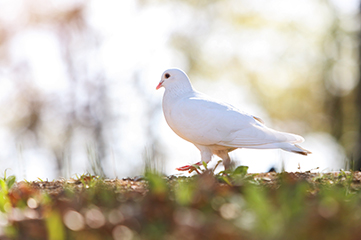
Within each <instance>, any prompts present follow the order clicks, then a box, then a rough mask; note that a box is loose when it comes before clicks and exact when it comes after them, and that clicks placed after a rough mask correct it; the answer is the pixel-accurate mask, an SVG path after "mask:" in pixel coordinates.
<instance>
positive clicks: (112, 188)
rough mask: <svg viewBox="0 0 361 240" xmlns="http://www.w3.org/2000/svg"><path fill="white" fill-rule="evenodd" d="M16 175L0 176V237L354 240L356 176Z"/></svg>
mask: <svg viewBox="0 0 361 240" xmlns="http://www.w3.org/2000/svg"><path fill="white" fill-rule="evenodd" d="M197 171H198V172H199V174H195V175H194V176H192V177H175V176H169V177H165V176H162V175H159V174H157V173H155V172H154V171H147V172H146V174H145V176H144V178H143V179H142V178H137V179H128V180H120V179H112V180H107V179H104V178H101V177H98V176H92V175H90V174H83V175H80V176H76V177H75V178H74V179H69V180H65V179H62V180H57V181H52V182H48V181H42V180H39V181H37V182H15V178H14V177H13V176H6V172H5V174H4V178H1V179H0V187H1V190H0V211H1V213H0V227H1V230H0V234H1V235H0V239H54V240H65V239H66V240H68V239H87V240H96V239H102V240H103V239H251V240H258V239H260V240H261V239H262V240H268V239H270V240H273V239H274V240H276V239H277V240H283V239H285V240H286V239H287V240H288V239H296V240H297V239H300V240H301V239H331V240H332V239H355V240H356V239H359V236H361V190H360V189H361V173H360V172H344V171H340V172H337V173H328V174H321V173H310V172H307V173H287V172H283V173H264V174H247V167H244V166H240V167H238V168H236V169H235V170H233V171H228V172H221V173H219V174H214V172H213V170H212V169H207V166H202V168H199V169H197Z"/></svg>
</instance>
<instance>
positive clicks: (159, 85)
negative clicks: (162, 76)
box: [155, 80, 164, 90]
mask: <svg viewBox="0 0 361 240" xmlns="http://www.w3.org/2000/svg"><path fill="white" fill-rule="evenodd" d="M163 82H164V81H163V80H161V81H160V82H159V84H158V86H157V87H156V88H155V89H156V90H158V89H159V88H161V87H163V85H162V84H163Z"/></svg>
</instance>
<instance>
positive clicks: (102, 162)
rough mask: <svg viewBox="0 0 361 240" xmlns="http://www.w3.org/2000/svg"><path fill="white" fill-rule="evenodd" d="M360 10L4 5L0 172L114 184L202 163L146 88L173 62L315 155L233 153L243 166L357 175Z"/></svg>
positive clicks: (344, 3)
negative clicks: (150, 171)
mask: <svg viewBox="0 0 361 240" xmlns="http://www.w3.org/2000/svg"><path fill="white" fill-rule="evenodd" d="M360 9H361V8H360V1H359V0H303V1H296V0H274V1H267V0H256V1H255V0H242V1H238V0H237V1H236V0H227V1H217V0H212V1H209V0H207V1H205V0H203V1H189V0H174V1H162V0H158V1H157V0H154V1H150V0H138V1H135V0H123V1H115V0H113V1H111V0H108V1H100V0H91V1H85V0H78V1H70V0H67V1H65V0H61V1H60V0H48V1H44V0H33V1H25V0H1V1H0V116H1V117H0V166H1V169H0V170H1V172H3V171H5V169H9V170H8V172H9V173H11V174H15V175H16V176H17V177H18V179H19V180H20V179H27V180H36V179H37V178H40V179H43V180H45V179H49V180H52V179H54V178H58V177H66V178H68V177H74V175H75V174H82V173H85V172H90V173H94V174H100V175H103V176H107V177H111V178H114V177H118V178H122V177H126V176H134V175H139V174H141V173H142V172H143V170H144V167H145V165H147V166H150V167H152V168H156V169H158V170H159V171H162V172H163V173H165V174H175V173H177V172H176V170H175V167H179V166H183V165H185V164H189V163H194V162H196V161H199V159H200V156H199V152H198V150H197V149H196V148H195V147H194V146H193V145H192V144H190V143H187V142H186V141H184V140H182V139H180V138H179V137H178V136H177V135H175V134H174V133H173V132H172V130H171V129H170V128H169V127H168V126H167V124H166V122H165V120H164V117H163V113H162V110H161V101H162V95H163V91H164V90H163V89H161V90H158V91H156V90H155V87H156V86H157V84H158V82H159V80H160V77H161V74H162V73H163V71H164V70H165V69H167V68H169V67H179V68H182V69H183V70H184V71H186V72H187V73H188V75H189V76H190V78H191V80H192V83H193V85H194V86H195V88H196V89H197V90H199V91H201V92H204V93H206V94H208V95H211V96H212V97H214V98H218V99H220V100H223V101H227V102H229V103H231V104H232V105H234V106H236V107H237V108H239V109H241V110H244V111H246V112H249V113H250V114H253V115H255V116H258V117H260V118H262V119H263V120H264V121H265V122H266V124H267V125H268V126H270V127H272V128H275V129H278V130H282V131H287V132H292V133H296V134H299V135H302V136H304V137H305V139H306V142H305V143H304V144H302V146H303V147H305V148H306V149H308V150H310V151H312V152H313V154H311V155H310V156H308V157H304V156H297V155H295V154H291V153H286V152H284V151H281V150H245V149H241V150H236V151H235V152H233V153H232V156H231V157H232V158H233V160H235V161H236V163H237V165H239V164H242V165H247V166H249V171H250V172H264V171H268V170H269V169H270V168H271V167H274V168H276V170H278V171H281V170H282V169H285V170H287V171H298V170H301V171H308V170H312V171H332V170H339V169H340V168H342V169H359V168H360V167H361V121H360V117H361V115H360V113H361V112H360V110H361V97H360V96H361V84H360V81H359V79H360V61H359V55H360V50H359V49H360V43H361V35H360V23H361V21H360ZM212 162H213V163H211V165H214V164H215V163H216V162H217V161H216V159H215V160H214V161H212Z"/></svg>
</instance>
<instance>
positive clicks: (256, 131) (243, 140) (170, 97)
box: [156, 68, 311, 171]
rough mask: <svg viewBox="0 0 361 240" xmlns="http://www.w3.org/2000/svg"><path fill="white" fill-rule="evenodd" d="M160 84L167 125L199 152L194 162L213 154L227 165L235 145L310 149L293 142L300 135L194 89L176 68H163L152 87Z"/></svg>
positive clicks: (298, 140)
mask: <svg viewBox="0 0 361 240" xmlns="http://www.w3.org/2000/svg"><path fill="white" fill-rule="evenodd" d="M161 87H164V88H165V91H164V95H163V104H162V105H163V113H164V116H165V119H166V121H167V123H168V125H169V126H170V128H171V129H172V130H173V131H174V132H175V133H176V134H177V135H178V136H180V137H181V138H183V139H185V140H187V141H189V142H191V143H193V144H194V145H195V146H196V147H197V148H198V149H199V151H200V152H201V162H198V163H196V165H201V164H202V162H205V163H208V162H209V161H210V160H211V158H212V156H213V154H215V155H217V156H219V157H220V158H221V159H222V160H223V165H224V168H225V169H229V168H230V158H229V155H228V153H229V152H231V151H233V150H235V149H237V148H257V149H272V148H280V149H283V150H286V151H289V152H294V153H299V154H302V155H307V154H310V153H311V152H310V151H307V150H306V149H303V148H301V147H300V146H298V145H297V144H296V143H301V142H303V141H304V139H303V137H301V136H298V135H295V134H291V133H285V132H279V131H276V130H273V129H271V128H268V127H266V126H265V125H264V123H263V121H262V120H261V119H259V118H257V117H255V116H252V115H250V114H247V113H245V112H242V111H240V110H238V109H236V108H235V107H233V106H232V105H229V104H227V103H223V102H220V101H217V100H214V99H212V98H210V97H208V96H207V95H205V94H203V93H200V92H198V91H196V90H195V89H194V88H193V86H192V84H191V82H190V81H189V78H188V76H187V74H186V73H185V72H183V71H182V70H180V69H177V68H173V69H168V70H166V71H165V72H164V73H163V74H162V78H161V80H160V82H159V84H158V86H157V87H156V89H157V90H158V89H159V88H161ZM190 169H192V166H191V165H186V166H184V167H180V168H177V170H179V171H187V170H190Z"/></svg>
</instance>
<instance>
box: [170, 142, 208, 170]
mask: <svg viewBox="0 0 361 240" xmlns="http://www.w3.org/2000/svg"><path fill="white" fill-rule="evenodd" d="M198 149H199V150H200V151H201V159H202V161H200V162H197V163H195V164H192V165H185V166H183V167H179V168H176V170H178V171H188V170H189V171H193V170H195V169H196V168H195V167H194V165H197V166H202V165H203V162H205V163H208V162H209V161H211V159H212V155H213V154H212V152H211V151H210V150H209V149H208V148H204V149H200V148H198ZM197 172H198V171H197Z"/></svg>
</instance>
